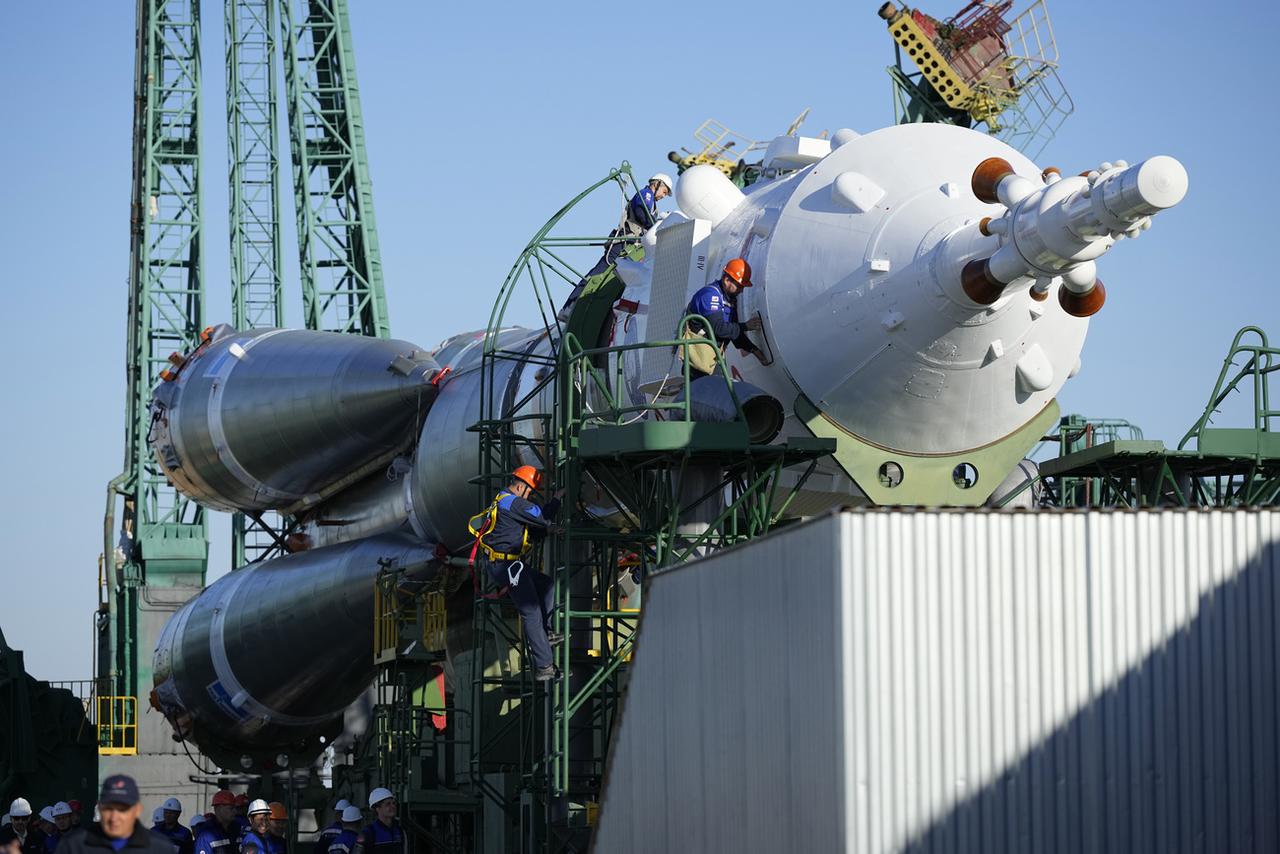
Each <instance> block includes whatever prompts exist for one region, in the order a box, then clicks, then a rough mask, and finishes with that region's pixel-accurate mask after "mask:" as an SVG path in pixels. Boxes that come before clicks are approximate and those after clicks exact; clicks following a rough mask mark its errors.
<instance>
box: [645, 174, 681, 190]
mask: <svg viewBox="0 0 1280 854" xmlns="http://www.w3.org/2000/svg"><path fill="white" fill-rule="evenodd" d="M654 181H661V182H662V183H664V184H666V185H667V190H668V191H669V192H672V193H674V192H675V191H676V182H675V181H672V180H671V176H670V175H668V174H667V173H666V172H659V173H657V174H656V175H654V176H653V177H652V178H650V179H649V182H650V183H653V182H654Z"/></svg>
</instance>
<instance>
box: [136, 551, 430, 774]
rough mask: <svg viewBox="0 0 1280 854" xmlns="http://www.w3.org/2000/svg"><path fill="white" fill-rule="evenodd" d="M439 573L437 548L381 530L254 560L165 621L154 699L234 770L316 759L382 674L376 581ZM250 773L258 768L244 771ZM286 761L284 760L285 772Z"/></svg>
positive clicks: (179, 728) (178, 728)
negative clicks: (400, 573) (383, 572)
mask: <svg viewBox="0 0 1280 854" xmlns="http://www.w3.org/2000/svg"><path fill="white" fill-rule="evenodd" d="M383 567H387V568H391V569H404V570H405V578H406V579H407V580H411V581H431V580H433V579H435V577H436V576H437V575H438V573H439V572H441V571H442V566H441V564H439V563H438V562H437V561H436V559H435V547H434V546H433V545H431V544H429V543H424V542H423V541H422V540H421V539H419V538H417V537H415V536H413V535H411V534H382V535H379V536H373V537H368V538H366V539H363V540H357V541H355V542H351V543H344V544H341V545H337V546H330V547H328V548H322V549H316V550H314V551H307V552H301V553H298V554H291V555H286V556H284V557H280V558H276V559H274V560H267V561H263V562H261V563H255V564H251V565H249V566H247V567H244V568H243V569H239V570H236V571H235V572H232V573H230V574H228V575H224V576H223V577H222V578H220V579H218V580H217V581H215V582H214V583H213V584H211V585H209V587H207V588H206V589H205V590H204V591H203V592H202V593H201V594H200V595H199V596H197V597H196V598H194V599H192V600H191V601H190V602H188V603H187V604H186V605H184V606H183V607H182V608H181V609H180V610H179V611H178V612H177V613H176V614H174V616H173V617H171V618H170V619H169V622H168V623H167V624H166V625H165V627H164V630H163V632H162V633H161V635H160V640H159V642H158V643H157V645H156V650H155V695H154V696H155V702H156V704H157V705H158V706H159V708H160V709H161V710H162V711H163V712H164V714H165V716H166V717H167V718H168V719H169V721H170V722H171V723H172V725H173V727H174V731H175V733H177V734H178V735H179V736H180V737H183V738H188V739H190V740H192V741H194V742H195V743H196V744H198V745H199V746H200V749H201V751H202V752H204V753H205V754H206V755H208V756H210V757H212V758H213V759H214V760H215V761H217V762H218V763H219V764H221V765H222V767H224V768H230V769H237V770H238V769H241V768H243V767H244V766H243V762H242V761H241V757H242V756H249V757H250V759H251V760H252V764H251V766H250V767H253V768H258V769H271V768H272V767H273V766H275V765H278V764H279V763H277V762H276V757H277V756H278V755H279V754H285V755H286V756H290V757H294V758H295V759H298V758H301V759H305V760H309V759H310V758H311V757H312V756H313V755H314V753H315V752H316V751H318V750H319V749H320V748H319V746H318V745H319V744H320V741H319V739H320V737H321V736H324V737H325V738H326V739H332V738H333V737H334V736H335V735H337V733H338V732H340V731H341V728H342V714H343V711H344V710H345V709H346V708H347V706H349V705H350V704H351V703H352V702H354V701H355V700H356V698H357V697H358V696H359V695H360V693H361V692H363V691H364V690H365V689H366V688H367V687H368V686H369V683H370V682H371V681H372V680H373V676H374V665H373V656H372V654H371V653H370V650H371V649H372V648H373V626H372V620H371V618H370V615H371V614H372V613H373V595H374V579H375V577H376V576H377V574H378V571H379V570H380V569H381V568H383ZM244 770H249V769H248V768H244ZM277 770H278V769H277Z"/></svg>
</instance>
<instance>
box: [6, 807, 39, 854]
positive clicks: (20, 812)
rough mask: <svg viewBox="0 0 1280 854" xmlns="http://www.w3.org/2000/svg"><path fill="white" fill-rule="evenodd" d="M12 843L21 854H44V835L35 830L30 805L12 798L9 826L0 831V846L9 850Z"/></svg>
mask: <svg viewBox="0 0 1280 854" xmlns="http://www.w3.org/2000/svg"><path fill="white" fill-rule="evenodd" d="M14 841H17V843H18V850H19V851H20V852H22V854H43V852H44V834H42V833H40V831H39V830H37V829H36V827H35V822H34V821H33V816H32V814H31V803H30V802H29V801H28V800H27V799H26V798H14V800H13V803H12V804H10V805H9V826H8V827H6V828H4V830H0V846H4V847H6V848H11V847H12V843H13V842H14Z"/></svg>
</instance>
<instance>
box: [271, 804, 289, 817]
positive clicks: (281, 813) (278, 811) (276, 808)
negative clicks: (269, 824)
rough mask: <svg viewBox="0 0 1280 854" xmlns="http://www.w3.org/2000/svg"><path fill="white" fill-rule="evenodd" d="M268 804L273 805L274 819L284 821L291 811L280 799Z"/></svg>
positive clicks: (272, 813)
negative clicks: (287, 809)
mask: <svg viewBox="0 0 1280 854" xmlns="http://www.w3.org/2000/svg"><path fill="white" fill-rule="evenodd" d="M267 806H269V807H271V819H272V820H273V821H284V820H285V819H287V818H288V817H289V813H288V812H287V811H286V810H285V808H284V804H282V803H280V802H279V801H272V802H271V803H269V804H267Z"/></svg>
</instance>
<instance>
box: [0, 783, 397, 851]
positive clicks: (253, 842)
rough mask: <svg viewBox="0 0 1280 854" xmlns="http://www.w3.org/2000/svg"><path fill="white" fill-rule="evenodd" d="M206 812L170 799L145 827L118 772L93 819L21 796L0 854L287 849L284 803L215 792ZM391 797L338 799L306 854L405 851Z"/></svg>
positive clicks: (75, 808) (384, 793)
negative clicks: (362, 802)
mask: <svg viewBox="0 0 1280 854" xmlns="http://www.w3.org/2000/svg"><path fill="white" fill-rule="evenodd" d="M209 806H210V808H211V811H210V812H207V813H203V814H202V813H196V814H195V815H194V816H193V817H192V818H191V820H190V821H189V822H188V823H187V824H185V825H184V824H182V813H183V809H182V802H181V801H179V800H178V799H177V798H168V799H167V800H165V802H164V803H163V804H161V805H160V806H159V807H157V808H156V809H155V812H154V813H152V816H151V825H150V827H148V826H147V824H146V823H145V822H144V821H143V819H142V816H143V806H142V802H141V798H140V797H139V795H138V786H137V783H135V782H134V780H133V778H132V777H129V776H127V775H124V774H116V775H114V776H111V777H108V778H107V779H106V780H104V781H103V783H102V792H101V794H100V795H99V797H98V803H97V804H96V805H94V808H93V816H92V820H91V821H85V820H84V818H83V816H82V808H81V805H80V802H79V801H74V800H71V801H59V802H58V803H56V804H54V805H53V806H49V807H45V808H44V809H42V810H40V811H39V812H38V813H35V812H33V810H32V809H31V804H30V802H29V801H27V799H26V798H15V799H14V800H13V802H12V803H11V804H10V805H9V812H8V813H6V814H5V816H4V819H3V827H0V854H49V852H54V851H56V852H58V854H79V852H87V851H91V850H96V849H103V850H114V851H123V850H129V851H136V850H142V851H151V852H157V854H174V852H177V854H287V852H288V851H289V844H288V837H289V816H288V813H287V812H286V810H285V807H284V804H282V803H279V802H272V803H267V802H266V801H265V800H261V799H258V800H250V799H249V797H248V796H247V795H244V794H240V795H237V794H233V793H232V792H230V791H228V790H226V789H220V790H219V791H218V792H217V793H216V794H214V796H213V799H212V801H211V802H210V804H209ZM396 809H397V804H396V799H395V797H394V796H393V795H392V794H391V792H390V791H388V790H387V789H382V788H378V789H374V790H373V791H372V792H370V793H369V815H366V813H365V811H364V810H362V809H361V808H360V807H359V806H358V805H356V804H351V803H348V802H347V801H346V800H340V801H338V802H337V803H336V804H334V807H333V820H332V822H331V823H330V824H329V825H327V826H326V827H324V828H323V829H322V830H321V831H320V833H319V837H318V838H317V840H316V841H315V842H314V843H311V842H307V843H303V844H302V846H301V848H302V850H303V851H305V852H307V854H405V852H407V850H408V848H407V846H406V844H405V837H404V834H403V832H402V831H401V829H400V823H399V821H398V819H397V818H396Z"/></svg>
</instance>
